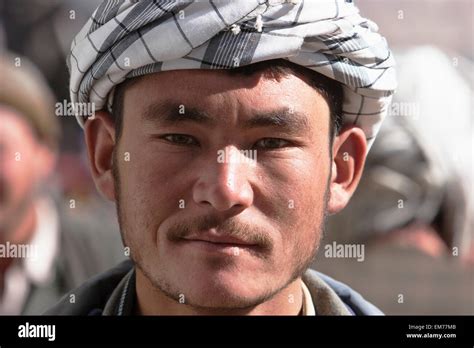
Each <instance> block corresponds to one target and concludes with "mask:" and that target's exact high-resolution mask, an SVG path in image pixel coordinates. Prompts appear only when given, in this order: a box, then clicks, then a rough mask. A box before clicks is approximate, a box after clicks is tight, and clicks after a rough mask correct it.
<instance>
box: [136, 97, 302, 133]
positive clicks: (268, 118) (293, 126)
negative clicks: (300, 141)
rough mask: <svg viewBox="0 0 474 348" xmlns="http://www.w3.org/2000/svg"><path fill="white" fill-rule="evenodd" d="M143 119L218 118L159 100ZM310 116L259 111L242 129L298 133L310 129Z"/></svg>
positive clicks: (203, 120) (209, 121) (173, 121)
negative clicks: (266, 128)
mask: <svg viewBox="0 0 474 348" xmlns="http://www.w3.org/2000/svg"><path fill="white" fill-rule="evenodd" d="M142 118H143V120H145V121H150V122H157V123H159V124H166V125H177V124H179V123H182V122H194V123H198V124H204V125H209V126H215V125H216V124H217V120H216V119H215V118H214V117H211V116H210V115H209V114H207V113H206V112H205V111H203V110H200V109H198V108H193V107H188V106H185V105H183V104H176V103H170V102H158V103H153V104H150V105H149V106H148V107H146V108H145V111H144V112H143V115H142ZM309 126H310V125H309V122H308V116H306V115H305V114H303V113H300V112H296V111H294V110H291V109H290V108H280V109H277V110H272V111H268V112H261V113H258V114H256V115H254V116H252V118H250V119H248V120H246V121H244V122H243V124H242V126H241V127H242V129H252V128H264V127H272V128H276V129H281V130H283V131H287V132H291V133H298V132H303V131H305V130H308V129H309Z"/></svg>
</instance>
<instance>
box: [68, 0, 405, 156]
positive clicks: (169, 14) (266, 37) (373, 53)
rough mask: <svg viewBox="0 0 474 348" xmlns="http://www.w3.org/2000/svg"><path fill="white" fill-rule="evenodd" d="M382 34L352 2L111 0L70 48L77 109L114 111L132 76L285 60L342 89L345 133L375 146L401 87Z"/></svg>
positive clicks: (96, 12) (72, 83) (319, 0)
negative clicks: (359, 133)
mask: <svg viewBox="0 0 474 348" xmlns="http://www.w3.org/2000/svg"><path fill="white" fill-rule="evenodd" d="M377 31H378V28H377V26H376V24H375V23H373V22H371V21H370V20H368V19H366V18H363V17H361V16H360V15H359V10H358V8H357V7H356V6H355V5H354V4H353V3H352V2H351V1H348V0H346V1H344V0H209V1H204V0H195V1H189V0H168V1H165V0H153V1H152V0H142V1H132V0H106V1H104V2H103V3H102V4H101V5H100V6H99V7H98V8H97V9H96V10H95V12H94V13H93V14H92V17H91V18H90V19H89V20H88V22H87V23H86V24H85V26H84V27H83V28H82V30H81V31H80V32H79V33H78V34H77V36H76V37H75V38H74V41H73V43H72V46H71V52H70V55H69V56H68V66H69V70H70V74H71V78H70V93H71V101H72V102H73V103H74V104H75V103H85V102H89V103H94V104H95V109H96V110H100V109H102V108H107V109H108V110H110V109H111V104H112V102H113V90H114V87H115V86H116V85H118V84H120V83H121V82H123V81H124V80H126V79H128V78H133V77H137V76H141V75H146V74H151V73H155V72H159V71H166V70H177V69H232V68H235V67H238V66H245V65H249V64H252V63H256V62H260V61H265V60H271V59H278V58H282V59H287V60H288V61H290V62H293V63H296V64H298V65H301V66H304V67H306V68H308V69H312V70H314V71H316V72H318V73H320V74H323V75H325V76H327V77H329V78H331V79H334V80H336V81H338V82H340V83H341V84H342V86H343V115H342V120H343V125H347V124H353V125H357V126H358V127H360V128H361V129H362V130H363V131H364V133H365V135H366V138H367V141H368V145H369V148H370V146H371V144H372V142H373V140H374V138H375V136H376V134H377V132H378V130H379V128H380V124H381V122H382V120H383V118H384V117H385V115H386V114H387V111H388V108H389V104H390V100H391V95H392V93H393V92H394V89H395V87H396V79H395V71H394V64H395V63H394V60H393V56H392V53H391V52H390V50H389V49H388V46H387V42H386V40H385V39H384V37H382V36H381V35H380V34H378V33H377ZM78 121H79V123H80V124H81V126H83V124H84V121H85V120H84V118H83V117H81V116H78Z"/></svg>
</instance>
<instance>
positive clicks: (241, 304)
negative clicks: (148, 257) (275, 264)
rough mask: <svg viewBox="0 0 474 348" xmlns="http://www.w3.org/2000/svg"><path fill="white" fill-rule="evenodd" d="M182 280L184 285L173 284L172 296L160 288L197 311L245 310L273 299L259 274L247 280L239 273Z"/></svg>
mask: <svg viewBox="0 0 474 348" xmlns="http://www.w3.org/2000/svg"><path fill="white" fill-rule="evenodd" d="M180 278H181V277H180ZM259 279H260V281H259ZM176 280H177V279H174V280H173V281H176ZM180 280H181V281H180V282H179V283H181V282H182V283H181V284H179V283H178V282H176V283H175V284H172V283H169V284H170V285H172V286H171V287H170V288H171V289H173V291H171V292H169V290H170V288H168V289H167V290H168V291H166V290H165V289H163V287H161V286H159V288H160V289H161V290H162V291H165V292H167V295H168V296H169V297H172V298H173V299H174V300H175V301H177V302H179V303H184V304H186V305H190V306H192V307H195V308H209V309H211V308H212V309H218V308H223V309H224V308H225V309H242V310H244V309H250V308H253V307H255V306H257V305H259V304H260V303H262V302H264V301H265V300H267V299H268V298H269V297H271V295H273V293H272V292H271V289H265V287H264V284H265V283H266V282H262V281H261V277H258V276H255V274H253V275H252V277H245V275H244V274H242V273H241V272H240V273H239V272H238V271H236V272H230V271H226V272H222V271H221V272H209V271H208V272H207V273H204V272H203V273H199V272H197V273H195V274H192V275H191V274H190V275H189V276H184V277H183V278H181V279H180ZM156 285H160V284H156ZM178 289H180V290H178ZM177 294H178V295H177Z"/></svg>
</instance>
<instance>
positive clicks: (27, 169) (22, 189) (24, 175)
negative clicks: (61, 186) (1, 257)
mask: <svg viewBox="0 0 474 348" xmlns="http://www.w3.org/2000/svg"><path fill="white" fill-rule="evenodd" d="M39 146H40V144H39V143H38V141H37V140H36V137H35V135H34V133H33V130H32V128H31V127H30V126H29V124H28V122H27V121H26V120H25V119H24V118H23V117H22V116H21V115H19V114H18V113H17V112H16V111H14V110H12V109H9V108H6V107H4V106H2V105H0V163H1V170H0V240H5V239H9V238H10V237H11V236H10V235H8V233H9V232H11V231H10V229H11V228H12V227H13V225H16V224H17V223H18V222H19V221H20V220H21V218H22V214H23V211H24V209H25V208H26V207H27V203H28V201H29V200H30V199H31V197H32V194H33V191H34V188H35V185H36V184H37V183H38V181H39V179H40V177H41V174H40V173H41V170H39V166H41V163H40V161H38V159H37V157H36V155H37V153H36V151H37V149H38V147H39Z"/></svg>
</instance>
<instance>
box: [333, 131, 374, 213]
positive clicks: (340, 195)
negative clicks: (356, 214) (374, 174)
mask: <svg viewBox="0 0 474 348" xmlns="http://www.w3.org/2000/svg"><path fill="white" fill-rule="evenodd" d="M366 152H367V140H366V139H365V134H364V132H363V131H362V129H361V128H358V127H355V126H349V127H344V128H343V129H342V130H341V131H340V133H339V134H338V135H337V136H336V137H335V139H334V143H333V146H332V154H333V157H332V158H333V160H332V163H331V166H332V173H331V182H330V183H329V190H330V199H329V202H328V212H329V213H330V214H336V213H338V212H339V211H341V210H342V209H344V207H345V206H346V205H347V203H348V202H349V199H350V198H351V197H352V194H353V193H354V191H355V190H356V188H357V185H358V184H359V180H360V178H361V176H362V172H363V170H364V164H365V158H366Z"/></svg>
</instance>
